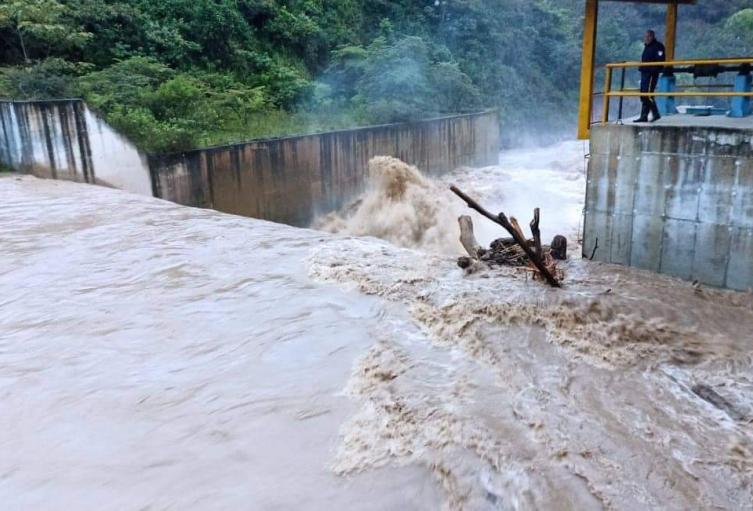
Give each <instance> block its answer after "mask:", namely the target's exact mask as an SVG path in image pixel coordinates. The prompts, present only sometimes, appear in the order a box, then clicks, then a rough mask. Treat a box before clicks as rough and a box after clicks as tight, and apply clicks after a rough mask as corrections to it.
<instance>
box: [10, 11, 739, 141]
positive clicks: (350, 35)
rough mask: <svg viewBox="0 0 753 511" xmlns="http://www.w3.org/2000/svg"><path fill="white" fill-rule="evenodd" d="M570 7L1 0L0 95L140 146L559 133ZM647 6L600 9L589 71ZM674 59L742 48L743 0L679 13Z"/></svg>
mask: <svg viewBox="0 0 753 511" xmlns="http://www.w3.org/2000/svg"><path fill="white" fill-rule="evenodd" d="M582 4H583V2H582V0H394V1H388V0H160V1H155V0H129V1H125V0H0V41H2V45H1V46H0V59H1V61H2V64H3V67H2V68H0V95H1V96H5V97H13V98H35V99H39V98H59V97H71V96H77V97H83V98H85V99H86V100H87V102H88V103H89V104H90V105H91V106H92V107H93V108H95V109H97V110H98V111H100V112H101V113H102V114H103V115H104V116H105V117H106V118H107V119H108V121H109V122H110V123H112V124H113V125H114V126H115V127H117V128H118V129H120V130H122V131H123V132H125V133H126V134H127V135H128V136H130V137H131V138H132V139H133V140H134V141H135V142H136V143H137V144H138V145H140V146H141V147H142V148H144V149H146V150H148V151H154V152H156V151H175V150H182V149H187V148H191V147H196V146H199V145H207V144H215V143H224V142H230V141H236V140H241V139H247V138H254V137H262V136H274V135H280V134H289V133H303V132H311V131H319V130H326V129H332V128H341V127H348V126H353V125H363V124H370V123H385V122H396V121H405V120H411V119H416V118H421V117H426V116H434V115H438V114H446V113H458V112H467V111H473V110H478V109H481V108H488V107H495V108H499V109H500V112H501V118H502V120H503V125H504V126H503V127H504V128H506V129H505V130H504V132H505V133H506V134H507V136H508V139H512V138H513V137H514V136H515V137H521V136H527V135H532V134H534V133H536V134H539V135H542V134H553V133H555V134H556V133H560V132H562V131H563V130H568V131H569V132H572V130H573V127H572V121H573V118H574V114H575V108H576V101H577V84H578V78H579V74H578V73H579V66H580V64H579V62H580V34H581V24H582V11H583V5H582ZM663 19H664V10H663V9H662V8H661V7H660V6H636V5H634V4H624V3H605V4H604V5H603V8H602V23H601V24H600V27H599V29H600V47H599V61H600V62H607V61H614V60H628V59H635V58H636V57H637V56H638V55H640V51H641V45H640V37H641V34H642V33H643V31H644V30H645V29H646V28H648V27H652V28H655V29H656V30H657V32H659V33H660V34H661V33H663V27H662V22H663ZM681 19H682V23H681V26H680V41H679V43H678V46H679V52H680V55H679V56H704V55H709V56H711V55H713V56H724V55H743V54H751V53H753V1H752V0H729V1H725V2H719V1H716V0H700V1H699V5H697V6H695V7H683V8H682V10H681Z"/></svg>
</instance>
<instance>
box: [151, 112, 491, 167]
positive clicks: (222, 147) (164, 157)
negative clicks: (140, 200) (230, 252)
mask: <svg viewBox="0 0 753 511" xmlns="http://www.w3.org/2000/svg"><path fill="white" fill-rule="evenodd" d="M497 113H498V110H497V109H496V108H490V109H487V110H481V111H478V112H468V113H463V114H455V115H444V116H439V117H430V118H426V119H419V120H415V121H407V122H398V123H393V124H374V125H367V126H356V127H353V128H343V129H339V130H332V131H317V132H314V133H304V134H300V135H285V136H280V137H266V138H254V139H249V140H242V141H238V142H233V143H230V144H218V145H212V146H207V147H199V148H196V149H191V150H189V151H179V152H174V153H155V154H150V155H149V157H150V159H152V158H154V159H155V161H174V159H180V158H182V157H185V156H188V155H190V154H191V153H213V152H217V151H226V150H228V149H230V148H233V147H243V146H247V145H249V144H254V143H265V144H267V143H270V142H277V141H285V140H296V139H302V138H306V137H321V136H324V135H337V134H343V133H357V132H362V131H375V130H380V129H396V128H401V127H405V128H411V127H416V126H420V125H422V124H431V123H435V122H437V121H443V120H453V119H463V118H467V117H478V116H482V115H490V114H497Z"/></svg>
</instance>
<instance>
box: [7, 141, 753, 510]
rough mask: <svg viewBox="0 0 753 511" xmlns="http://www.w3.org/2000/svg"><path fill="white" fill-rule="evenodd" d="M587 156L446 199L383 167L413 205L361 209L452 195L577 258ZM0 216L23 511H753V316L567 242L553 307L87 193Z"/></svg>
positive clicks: (324, 240)
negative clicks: (540, 232) (552, 239)
mask: <svg viewBox="0 0 753 511" xmlns="http://www.w3.org/2000/svg"><path fill="white" fill-rule="evenodd" d="M582 154H583V153H582V147H581V146H579V145H578V144H565V145H562V146H558V147H554V148H550V149H545V150H541V151H537V152H536V153H534V154H531V153H530V152H523V151H519V152H511V153H507V154H504V155H503V158H502V161H501V164H500V165H499V166H497V167H489V168H486V169H461V170H459V171H457V172H455V173H453V174H452V175H449V176H446V177H445V178H443V179H442V180H429V179H428V178H426V177H421V176H420V174H416V173H415V172H414V169H409V170H410V172H407V171H406V167H405V166H401V165H400V164H398V163H397V162H394V161H388V160H384V161H383V162H384V163H385V164H387V166H388V167H392V169H393V170H394V171H395V172H394V173H396V174H397V175H398V176H401V177H400V179H398V182H401V183H404V186H402V187H400V188H398V189H397V190H396V191H394V193H393V192H391V191H390V190H391V186H389V183H391V182H393V181H392V180H391V179H388V180H387V181H382V182H381V184H376V185H375V187H374V188H373V189H371V190H370V191H369V192H367V196H368V194H369V193H373V195H374V197H381V198H384V197H389V196H390V195H391V196H392V200H393V202H398V203H401V204H402V205H401V209H403V210H405V211H410V210H411V208H413V210H415V211H418V210H421V211H431V210H432V208H435V206H434V205H433V204H436V203H435V202H432V201H431V200H430V199H429V197H434V198H438V197H441V196H440V195H439V193H440V191H443V190H444V188H445V187H446V185H447V183H448V182H451V181H454V182H457V183H458V184H459V185H461V186H462V187H464V188H468V189H469V190H472V191H473V193H474V194H475V195H476V196H477V197H479V198H480V199H482V201H483V202H484V203H485V204H489V205H490V208H492V209H504V210H505V211H506V212H509V213H510V214H513V215H517V216H519V218H520V219H521V220H524V219H525V220H526V221H527V219H528V216H529V215H530V212H529V209H531V208H532V207H533V206H536V205H538V206H541V207H542V228H544V229H545V230H544V235H545V237H548V236H551V235H553V234H554V233H558V232H561V233H563V234H566V235H568V236H569V237H570V239H571V240H572V241H573V243H575V242H576V241H577V234H576V233H577V230H578V223H579V219H580V212H581V209H582V190H583V184H584V183H583V173H582V163H583V162H582ZM381 175H383V176H384V175H386V174H381ZM390 175H392V174H390ZM416 176H418V177H416ZM411 189H414V190H413V191H411ZM367 196H364V198H363V200H362V202H361V205H360V206H357V208H366V206H365V205H364V204H366V199H367ZM411 197H412V198H411ZM443 200H444V199H441V200H440V201H439V205H441V204H443V202H442V201H443ZM0 201H2V204H3V206H2V207H3V213H4V214H3V229H1V230H0V246H2V248H3V254H4V257H3V259H2V260H0V289H2V291H3V293H2V298H0V305H1V307H0V397H2V402H3V412H2V416H0V424H1V425H2V427H0V498H1V499H2V501H3V503H4V504H3V508H4V509H14V510H15V509H62V508H75V509H77V510H87V509H92V510H93V509H118V510H120V509H134V510H136V509H171V508H172V509H238V508H243V509H304V508H305V509H322V510H325V509H326V510H330V509H349V510H350V509H353V510H355V509H358V510H365V509H369V510H377V509H378V510H382V509H426V510H435V509H449V510H461V509H462V510H513V509H520V510H544V509H558V510H559V509H563V510H568V509H571V510H586V509H618V510H643V509H670V510H672V509H677V510H687V509H729V510H737V509H753V336H752V335H751V332H753V298H752V297H751V295H750V294H746V293H732V292H725V291H719V290H711V289H706V288H698V287H694V286H693V285H691V284H690V283H686V282H682V281H678V280H675V279H671V278H668V277H664V276H659V275H655V274H651V273H646V272H642V271H637V270H634V269H629V268H622V267H616V266H609V265H603V264H597V263H588V262H584V261H582V260H580V259H579V258H578V257H577V255H578V254H577V248H575V249H572V247H571V255H572V256H573V257H572V259H571V260H570V261H569V262H567V263H566V264H565V265H564V270H565V273H566V279H565V283H566V286H565V288H564V289H561V290H553V289H549V288H547V287H545V286H544V285H542V284H541V283H540V282H536V281H532V280H531V279H530V277H529V276H528V274H527V273H525V272H521V271H518V270H515V269H500V270H495V271H494V272H482V273H479V274H474V275H471V276H466V275H464V274H463V272H462V271H461V270H460V269H459V268H457V267H456V265H455V261H454V258H453V257H452V255H445V254H444V253H443V252H442V251H439V250H433V248H436V247H440V246H442V245H441V243H440V242H437V241H435V240H439V239H441V238H442V236H440V235H437V236H433V237H431V238H427V239H426V240H422V239H421V238H420V237H419V238H416V237H415V236H413V235H412V234H410V232H411V231H410V230H406V231H405V232H406V233H408V234H405V235H400V236H396V237H394V238H390V236H391V234H390V233H386V234H383V236H384V237H385V238H388V239H391V240H392V241H393V242H392V243H391V242H388V241H383V240H379V239H375V238H374V237H361V236H356V235H354V234H352V233H354V232H359V231H355V230H351V229H355V228H354V227H348V226H346V227H340V228H338V229H337V230H338V231H340V232H341V234H338V235H331V234H326V233H321V232H316V231H312V230H305V229H293V228H289V227H284V226H279V225H275V224H270V223H267V222H260V221H256V220H251V219H245V218H239V217H233V216H229V215H222V214H219V213H215V212H211V211H202V210H196V209H190V208H183V207H180V206H176V205H173V204H168V203H164V202H162V201H156V200H152V199H148V198H144V197H135V196H131V195H128V194H124V193H120V192H117V191H114V190H106V189H99V188H97V187H93V186H84V185H76V184H72V183H60V182H51V181H40V180H34V179H29V178H24V179H22V180H21V181H16V180H15V179H13V178H3V179H0ZM374 202H375V203H377V204H381V203H385V202H386V201H384V200H375V201H374ZM420 204H423V205H424V206H426V207H425V208H424V207H423V206H420ZM388 209H389V208H388V207H387V206H381V205H378V206H375V208H374V209H368V211H370V212H371V216H378V215H380V214H385V215H386V214H387V213H388ZM440 209H441V208H440ZM434 210H435V211H436V208H435V209H434ZM363 211H364V218H366V219H367V220H369V221H371V220H373V218H369V215H366V214H365V212H366V211H367V209H364V210H363ZM355 213H357V211H355V210H354V211H351V212H349V213H346V214H344V215H342V216H341V220H343V221H344V222H345V223H346V224H351V222H352V225H356V222H355V221H353V218H355V217H356V216H357V215H356V214H355ZM455 214H456V213H455V212H453V214H452V218H451V220H450V223H451V224H452V223H454V222H455ZM350 215H352V216H350ZM429 216H431V215H429ZM400 218H403V219H405V218H408V219H410V218H412V216H411V214H401V215H400ZM435 218H439V217H438V216H435ZM330 220H331V219H330ZM476 223H477V227H478V228H479V230H480V231H482V232H481V236H480V237H485V238H486V239H485V240H483V241H485V242H488V240H489V239H491V238H492V237H494V236H498V235H499V232H498V231H497V230H496V227H494V226H486V227H484V224H483V223H482V220H481V219H477V220H476ZM411 225H414V224H411ZM433 225H437V226H442V225H445V223H444V221H442V222H440V221H436V222H434V223H433ZM485 229H486V230H485ZM348 233H350V234H348ZM360 233H361V234H367V235H370V236H374V235H378V234H379V232H378V231H375V230H373V229H372V228H371V227H369V228H368V229H365V230H364V231H360ZM400 240H402V241H400ZM396 243H399V244H402V245H404V246H407V247H413V248H400V247H398V246H396ZM415 247H423V248H424V249H426V248H432V250H420V249H417V248H415ZM457 251H458V252H459V251H460V249H459V246H458V248H457Z"/></svg>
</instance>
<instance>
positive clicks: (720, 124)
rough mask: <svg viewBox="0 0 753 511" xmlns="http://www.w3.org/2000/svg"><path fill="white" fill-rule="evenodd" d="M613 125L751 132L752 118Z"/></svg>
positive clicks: (681, 118) (678, 118)
mask: <svg viewBox="0 0 753 511" xmlns="http://www.w3.org/2000/svg"><path fill="white" fill-rule="evenodd" d="M615 124H627V125H635V126H651V127H662V128H663V127H669V128H730V129H737V130H753V117H742V118H735V117H727V116H726V115H706V116H703V115H686V114H677V115H665V116H664V117H662V118H661V119H659V120H658V121H656V122H641V123H633V122H631V121H630V120H629V119H623V120H622V121H620V122H617V123H615Z"/></svg>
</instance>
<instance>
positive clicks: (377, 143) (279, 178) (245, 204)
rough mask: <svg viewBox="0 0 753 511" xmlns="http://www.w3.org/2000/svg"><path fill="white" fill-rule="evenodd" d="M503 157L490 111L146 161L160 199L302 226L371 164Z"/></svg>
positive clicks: (453, 163) (358, 182)
mask: <svg viewBox="0 0 753 511" xmlns="http://www.w3.org/2000/svg"><path fill="white" fill-rule="evenodd" d="M498 149H499V120H498V117H497V113H496V112H494V111H491V112H483V113H479V114H469V115H460V116H453V117H444V118H440V119H432V120H427V121H420V122H415V123H406V124H394V125H386V126H374V127H367V128H359V129H353V130H343V131H336V132H330V133H321V134H315V135H306V136H298V137H288V138H280V139H272V140H259V141H251V142H247V143H243V144H236V145H231V146H223V147H214V148H210V149H200V150H196V151H190V152H186V153H181V154H172V155H159V156H152V157H150V160H149V161H150V166H151V170H152V179H153V188H154V191H155V195H156V196H157V197H161V198H164V199H168V200H171V201H174V202H178V203H180V204H185V205H190V206H199V207H208V208H214V209H217V210H220V211H224V212H227V213H235V214H239V215H245V216H250V217H255V218H262V219H266V220H272V221H277V222H283V223H287V224H291V225H302V226H305V225H309V223H310V222H311V221H312V220H313V218H315V217H316V216H317V215H318V214H321V213H328V212H330V211H334V210H337V209H339V208H340V207H342V206H343V205H344V204H346V203H347V202H348V201H349V200H351V199H353V198H354V197H355V196H357V195H358V194H359V193H360V192H361V191H363V189H364V187H365V184H366V178H367V163H368V161H369V159H371V158H372V157H374V156H382V155H383V156H395V157H398V158H400V159H401V160H403V161H405V162H407V163H410V164H413V165H416V166H418V167H419V168H420V169H421V170H422V171H423V172H425V173H428V174H433V175H437V174H440V173H442V172H446V171H448V170H452V169H454V168H457V167H460V166H464V165H469V166H482V165H491V164H495V163H497V158H498Z"/></svg>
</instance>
